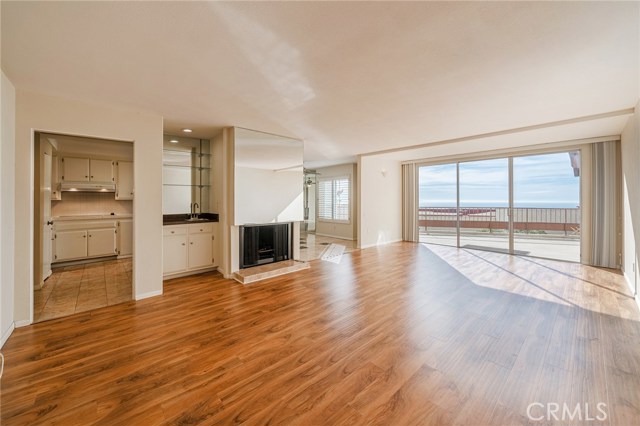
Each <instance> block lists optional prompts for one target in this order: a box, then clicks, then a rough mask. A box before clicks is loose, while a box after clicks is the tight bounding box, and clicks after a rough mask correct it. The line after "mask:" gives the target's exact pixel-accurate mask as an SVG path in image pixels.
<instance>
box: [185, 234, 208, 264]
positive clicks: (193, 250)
mask: <svg viewBox="0 0 640 426" xmlns="http://www.w3.org/2000/svg"><path fill="white" fill-rule="evenodd" d="M211 238H212V235H211V233H210V232H207V233H196V234H193V235H192V234H189V269H196V268H204V267H206V266H211V265H213V243H212V242H211V241H212V239H211Z"/></svg>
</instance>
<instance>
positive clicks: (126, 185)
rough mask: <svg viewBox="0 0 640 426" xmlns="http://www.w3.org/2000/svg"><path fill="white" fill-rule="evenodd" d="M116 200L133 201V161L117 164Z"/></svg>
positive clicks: (118, 162)
mask: <svg viewBox="0 0 640 426" xmlns="http://www.w3.org/2000/svg"><path fill="white" fill-rule="evenodd" d="M116 200H133V161H117V162H116Z"/></svg>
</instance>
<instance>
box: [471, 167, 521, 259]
mask: <svg viewBox="0 0 640 426" xmlns="http://www.w3.org/2000/svg"><path fill="white" fill-rule="evenodd" d="M459 182H460V210H459V216H460V247H467V248H476V249H485V250H493V251H501V252H504V253H508V252H509V160H508V159H507V158H498V159H495V160H482V161H472V162H466V163H460V180H459Z"/></svg>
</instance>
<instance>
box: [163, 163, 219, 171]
mask: <svg viewBox="0 0 640 426" xmlns="http://www.w3.org/2000/svg"><path fill="white" fill-rule="evenodd" d="M162 166H163V167H179V168H181V169H192V170H211V167H198V166H183V165H181V164H166V163H165V164H162Z"/></svg>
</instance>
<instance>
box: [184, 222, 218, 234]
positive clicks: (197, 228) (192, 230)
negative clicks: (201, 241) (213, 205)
mask: <svg viewBox="0 0 640 426" xmlns="http://www.w3.org/2000/svg"><path fill="white" fill-rule="evenodd" d="M211 232H213V223H198V224H195V225H189V234H204V233H211Z"/></svg>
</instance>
